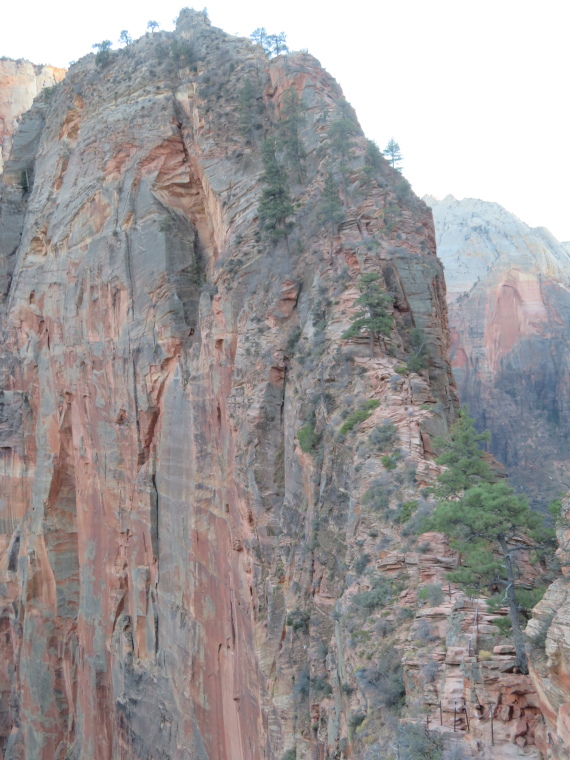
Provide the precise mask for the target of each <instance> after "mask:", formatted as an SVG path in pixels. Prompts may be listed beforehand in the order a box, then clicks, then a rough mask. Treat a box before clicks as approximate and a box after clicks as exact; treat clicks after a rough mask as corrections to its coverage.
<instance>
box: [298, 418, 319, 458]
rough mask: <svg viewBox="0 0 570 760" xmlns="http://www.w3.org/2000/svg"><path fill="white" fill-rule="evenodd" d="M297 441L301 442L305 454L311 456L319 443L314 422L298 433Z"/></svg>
mask: <svg viewBox="0 0 570 760" xmlns="http://www.w3.org/2000/svg"><path fill="white" fill-rule="evenodd" d="M297 439H298V440H299V446H300V447H301V451H303V452H304V453H305V454H309V453H310V452H311V451H312V450H313V449H314V447H315V444H316V443H317V440H318V436H317V434H316V433H315V428H314V426H313V423H312V422H307V423H306V424H305V425H303V427H302V428H300V429H299V431H298V432H297Z"/></svg>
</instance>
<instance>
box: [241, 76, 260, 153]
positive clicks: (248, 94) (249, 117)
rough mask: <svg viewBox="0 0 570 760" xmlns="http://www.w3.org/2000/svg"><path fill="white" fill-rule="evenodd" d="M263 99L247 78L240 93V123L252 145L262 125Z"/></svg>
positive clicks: (243, 133) (243, 132) (242, 131)
mask: <svg viewBox="0 0 570 760" xmlns="http://www.w3.org/2000/svg"><path fill="white" fill-rule="evenodd" d="M262 111H263V101H262V99H261V98H260V97H259V94H258V89H257V88H256V86H255V84H254V83H253V82H252V80H251V79H246V80H245V83H244V85H243V87H242V88H241V90H240V91H239V93H238V112H239V125H240V130H241V133H242V135H243V136H244V137H245V138H246V140H247V141H248V142H249V144H250V145H253V144H254V142H255V137H256V133H257V130H258V129H259V127H260V126H261V114H262Z"/></svg>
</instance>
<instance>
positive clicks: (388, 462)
mask: <svg viewBox="0 0 570 760" xmlns="http://www.w3.org/2000/svg"><path fill="white" fill-rule="evenodd" d="M380 461H381V462H382V464H383V465H384V467H385V468H386V469H387V470H395V469H396V467H397V466H398V458H397V457H395V456H394V455H393V454H385V455H384V456H383V457H382V458H381V460H380Z"/></svg>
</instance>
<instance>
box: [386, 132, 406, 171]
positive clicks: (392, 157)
mask: <svg viewBox="0 0 570 760" xmlns="http://www.w3.org/2000/svg"><path fill="white" fill-rule="evenodd" d="M383 153H384V155H385V156H386V158H387V159H388V163H389V164H390V165H391V166H392V169H399V168H400V166H401V164H402V153H401V151H400V146H399V145H398V143H397V142H396V141H395V140H394V138H393V137H391V138H390V140H389V142H388V145H386V147H385V148H384V151H383Z"/></svg>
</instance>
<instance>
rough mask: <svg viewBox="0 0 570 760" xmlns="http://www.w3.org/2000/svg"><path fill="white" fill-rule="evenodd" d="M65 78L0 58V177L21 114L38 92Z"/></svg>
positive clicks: (62, 71)
mask: <svg viewBox="0 0 570 760" xmlns="http://www.w3.org/2000/svg"><path fill="white" fill-rule="evenodd" d="M64 76H65V69H56V68H54V67H53V66H36V65H34V64H33V63H30V62H29V61H22V60H20V61H11V60H10V59H9V58H0V175H1V174H2V171H3V168H4V164H5V162H6V161H7V160H8V158H9V156H10V150H11V147H12V135H13V134H14V132H15V131H16V129H17V128H18V123H19V120H20V117H21V115H22V114H23V113H24V112H25V111H27V110H28V109H29V108H30V106H31V105H32V102H33V100H34V98H35V97H36V95H37V94H38V93H39V92H41V91H42V90H43V89H44V88H46V87H53V86H54V85H55V84H57V83H58V82H61V80H62V79H63V78H64Z"/></svg>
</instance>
